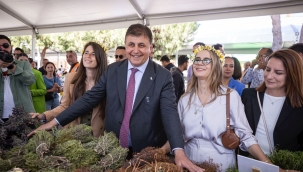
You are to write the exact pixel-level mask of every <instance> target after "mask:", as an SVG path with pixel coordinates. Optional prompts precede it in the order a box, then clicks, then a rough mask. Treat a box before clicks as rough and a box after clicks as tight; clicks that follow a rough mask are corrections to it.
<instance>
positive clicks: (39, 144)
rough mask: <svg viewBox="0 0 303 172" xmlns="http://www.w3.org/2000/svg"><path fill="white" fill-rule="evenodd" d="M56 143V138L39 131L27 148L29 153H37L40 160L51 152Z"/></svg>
mask: <svg viewBox="0 0 303 172" xmlns="http://www.w3.org/2000/svg"><path fill="white" fill-rule="evenodd" d="M53 143H54V136H53V135H51V134H50V133H49V132H47V131H45V130H41V131H38V132H37V133H36V134H35V135H34V136H33V138H31V139H30V140H29V142H28V144H27V145H26V146H25V149H26V150H27V151H31V152H36V153H37V154H38V156H39V158H43V155H44V154H45V153H47V152H49V151H50V147H51V146H52V144H53Z"/></svg>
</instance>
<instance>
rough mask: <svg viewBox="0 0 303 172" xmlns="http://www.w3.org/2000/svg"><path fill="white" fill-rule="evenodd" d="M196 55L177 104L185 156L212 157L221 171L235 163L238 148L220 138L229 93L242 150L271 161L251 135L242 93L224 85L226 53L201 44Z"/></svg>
mask: <svg viewBox="0 0 303 172" xmlns="http://www.w3.org/2000/svg"><path fill="white" fill-rule="evenodd" d="M195 54H196V56H195V59H194V62H193V75H192V77H191V79H190V81H189V83H188V86H187V90H186V92H185V94H184V95H183V96H182V97H181V98H180V101H179V103H178V112H179V116H180V120H181V125H182V129H183V138H184V142H185V146H184V151H185V154H186V156H187V157H188V158H189V159H190V160H191V161H193V162H200V163H202V162H204V161H205V160H208V159H209V158H211V159H213V161H214V162H215V163H217V164H221V170H222V171H225V170H226V169H227V168H228V167H230V166H232V165H235V164H236V158H235V150H232V149H227V148H225V147H224V146H223V144H222V140H221V134H222V133H223V132H225V131H226V94H230V99H231V100H230V118H231V119H230V124H231V126H232V127H233V128H234V130H235V133H236V135H237V136H238V137H239V138H240V145H239V147H240V149H242V150H244V151H248V152H249V153H250V154H251V155H253V156H254V157H255V158H257V159H259V160H260V161H264V162H269V159H268V158H267V157H266V156H265V154H264V153H263V152H262V150H261V149H260V146H259V145H258V144H257V141H256V139H255V137H254V136H253V134H252V130H251V128H250V127H249V124H248V122H247V119H246V117H245V113H244V107H243V104H242V102H241V99H240V96H239V94H238V93H237V92H236V91H235V90H232V91H230V92H227V87H225V86H223V85H222V84H221V78H222V67H221V63H220V57H221V58H222V59H223V58H224V56H223V55H222V54H221V53H220V52H219V51H216V50H215V49H213V48H211V47H208V46H206V47H204V46H200V47H198V48H197V49H196V50H195ZM164 149H165V150H169V149H167V148H166V147H165V146H164Z"/></svg>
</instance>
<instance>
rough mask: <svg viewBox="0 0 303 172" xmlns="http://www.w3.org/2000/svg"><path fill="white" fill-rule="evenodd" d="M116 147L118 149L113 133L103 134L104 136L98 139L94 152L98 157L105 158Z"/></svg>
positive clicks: (117, 142) (117, 141)
mask: <svg viewBox="0 0 303 172" xmlns="http://www.w3.org/2000/svg"><path fill="white" fill-rule="evenodd" d="M116 147H119V140H118V139H117V137H116V135H115V134H114V133H113V132H110V133H107V132H105V133H104V136H102V137H99V138H98V142H97V144H96V146H95V148H94V150H95V152H96V153H97V154H98V155H101V156H105V155H106V154H108V153H109V152H110V151H112V150H113V149H114V148H116Z"/></svg>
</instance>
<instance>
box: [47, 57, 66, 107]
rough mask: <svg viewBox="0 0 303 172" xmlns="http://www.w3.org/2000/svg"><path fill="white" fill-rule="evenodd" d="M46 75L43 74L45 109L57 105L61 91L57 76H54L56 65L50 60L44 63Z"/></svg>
mask: <svg viewBox="0 0 303 172" xmlns="http://www.w3.org/2000/svg"><path fill="white" fill-rule="evenodd" d="M45 71H46V72H47V73H46V75H43V79H44V83H45V85H46V89H47V93H46V94H45V104H46V110H52V109H54V108H55V107H57V106H59V104H60V103H59V95H58V93H60V92H61V91H63V87H62V85H61V83H60V79H59V77H57V76H56V66H55V64H54V63H52V62H47V63H46V64H45Z"/></svg>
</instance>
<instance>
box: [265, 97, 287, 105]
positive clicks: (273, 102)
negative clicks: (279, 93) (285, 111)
mask: <svg viewBox="0 0 303 172" xmlns="http://www.w3.org/2000/svg"><path fill="white" fill-rule="evenodd" d="M267 97H268V99H269V101H270V102H271V104H272V105H273V104H275V103H276V102H278V101H280V100H282V99H283V98H284V97H282V98H279V99H278V100H276V101H272V99H271V98H270V97H269V95H268V96H267Z"/></svg>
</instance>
